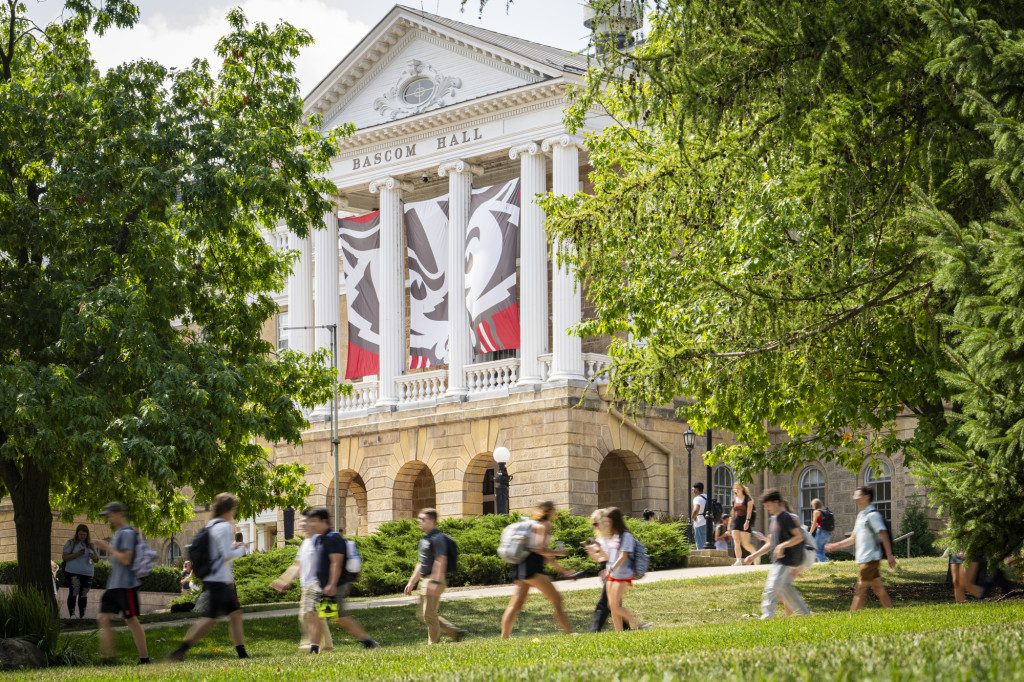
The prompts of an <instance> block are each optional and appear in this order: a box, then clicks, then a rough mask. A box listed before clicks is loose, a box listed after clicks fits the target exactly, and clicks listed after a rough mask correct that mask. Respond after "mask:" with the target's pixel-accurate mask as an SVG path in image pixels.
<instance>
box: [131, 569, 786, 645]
mask: <svg viewBox="0 0 1024 682" xmlns="http://www.w3.org/2000/svg"><path fill="white" fill-rule="evenodd" d="M767 568H768V565H767V564H766V565H758V566H703V567H699V568H675V569H671V570H668V571H652V572H650V573H648V574H647V575H645V576H644V578H643V581H642V584H647V583H656V582H661V581H662V580H688V579H692V578H711V577H714V576H720V575H734V574H737V573H751V572H758V571H763V570H767ZM555 587H557V588H558V591H559V592H574V591H576V590H596V589H600V588H601V580H600V579H599V578H581V579H580V580H560V581H557V582H555ZM514 591H515V585H494V586H490V587H472V588H454V589H451V590H448V591H447V592H445V593H444V596H442V597H441V601H461V600H463V599H482V598H484V597H508V596H511V595H512V593H513V592H514ZM418 601H419V598H418V597H406V596H404V595H403V596H400V597H387V598H385V599H368V600H358V599H352V600H349V601H348V602H346V604H345V607H346V608H348V609H349V610H352V611H356V610H361V609H379V608H386V607H390V606H411V605H414V604H416V603H418ZM294 615H296V607H294V606H291V607H289V608H283V609H274V610H271V611H257V612H255V613H246V614H245V619H246V620H252V619H254V618H281V617H282V616H294ZM195 622H196V619H195V618H187V619H182V620H168V621H163V622H161V623H146V624H144V625H143V626H142V627H143V628H145V629H147V630H148V629H151V628H165V627H181V626H184V625H192V624H193V623H195Z"/></svg>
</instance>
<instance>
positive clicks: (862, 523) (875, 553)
mask: <svg viewBox="0 0 1024 682" xmlns="http://www.w3.org/2000/svg"><path fill="white" fill-rule="evenodd" d="M874 497H875V493H874V491H873V490H872V489H871V487H870V486H866V485H865V486H861V487H860V488H857V489H856V490H855V491H853V501H854V502H855V503H856V504H857V508H858V509H860V512H859V513H858V514H857V522H856V523H855V524H854V526H853V534H852V535H851V536H850V537H848V538H846V539H845V540H842V541H840V542H831V543H829V544H827V545H825V551H827V552H834V551H836V550H837V549H843V548H844V547H851V546H853V545H856V546H857V549H856V553H855V555H854V558H855V560H856V561H857V564H858V565H859V567H860V576H859V577H858V578H857V587H856V588H855V589H854V592H853V603H852V604H850V610H851V611H857V610H859V609H862V608H864V602H865V601H866V600H867V596H868V588H869V587H870V588H871V589H872V590H874V592H875V595H876V596H877V597H878V601H880V602H881V603H882V606H883V607H884V608H887V609H891V608H892V600H891V599H889V594H888V593H887V592H886V591H885V585H883V584H882V575H881V573H880V572H879V570H878V569H879V566H880V564H881V563H882V557H883V556H884V557H885V558H886V560H887V561H888V563H889V568H896V558H895V557H894V556H893V554H892V545H891V544H890V542H889V532H888V531H887V530H886V529H885V519H883V518H882V515H881V514H880V513H878V510H877V509H875V505H874V504H872V502H873V501H874ZM883 550H884V554H883Z"/></svg>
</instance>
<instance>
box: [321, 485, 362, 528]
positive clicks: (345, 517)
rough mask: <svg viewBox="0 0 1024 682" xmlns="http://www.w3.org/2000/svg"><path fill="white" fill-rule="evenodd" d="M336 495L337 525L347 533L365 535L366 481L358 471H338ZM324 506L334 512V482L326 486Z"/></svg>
mask: <svg viewBox="0 0 1024 682" xmlns="http://www.w3.org/2000/svg"><path fill="white" fill-rule="evenodd" d="M337 480H338V497H339V505H340V507H341V518H340V519H339V521H338V524H337V527H338V528H339V529H343V530H344V532H345V533H347V534H349V535H366V534H367V523H366V483H364V482H363V477H362V476H360V475H359V472H358V471H354V470H352V469H342V470H341V471H339V472H338V478H337ZM324 506H325V507H327V509H329V510H330V511H331V514H332V515H333V514H334V483H333V482H332V483H331V485H330V486H328V488H327V495H326V496H325V498H324Z"/></svg>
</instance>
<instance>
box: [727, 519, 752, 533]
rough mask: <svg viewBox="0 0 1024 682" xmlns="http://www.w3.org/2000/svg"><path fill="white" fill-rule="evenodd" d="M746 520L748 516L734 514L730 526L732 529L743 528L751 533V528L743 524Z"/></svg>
mask: <svg viewBox="0 0 1024 682" xmlns="http://www.w3.org/2000/svg"><path fill="white" fill-rule="evenodd" d="M746 522H747V517H746V516H734V517H732V525H731V526H730V527H729V528H730V530H742V531H743V532H744V533H749V532H750V529H749V528H744V527H743V524H744V523H746Z"/></svg>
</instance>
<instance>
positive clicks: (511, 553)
mask: <svg viewBox="0 0 1024 682" xmlns="http://www.w3.org/2000/svg"><path fill="white" fill-rule="evenodd" d="M532 529H533V521H531V520H529V519H523V520H522V521H517V522H516V523H510V524H509V525H507V526H505V530H503V531H501V540H499V541H498V556H499V557H501V559H502V560H503V561H504V562H506V563H509V564H520V563H522V562H523V559H525V558H526V557H527V555H528V554H529V553H530V532H531V530H532Z"/></svg>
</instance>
